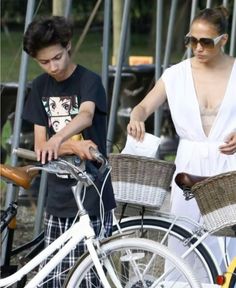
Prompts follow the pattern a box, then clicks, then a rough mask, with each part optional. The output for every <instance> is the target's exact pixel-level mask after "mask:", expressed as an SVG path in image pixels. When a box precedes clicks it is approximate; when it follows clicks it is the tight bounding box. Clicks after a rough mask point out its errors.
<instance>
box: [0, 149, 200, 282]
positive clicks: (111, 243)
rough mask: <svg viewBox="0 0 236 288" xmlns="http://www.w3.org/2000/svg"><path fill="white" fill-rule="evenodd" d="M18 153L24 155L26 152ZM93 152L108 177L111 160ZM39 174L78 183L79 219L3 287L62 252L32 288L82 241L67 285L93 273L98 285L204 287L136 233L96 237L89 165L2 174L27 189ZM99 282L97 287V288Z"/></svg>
mask: <svg viewBox="0 0 236 288" xmlns="http://www.w3.org/2000/svg"><path fill="white" fill-rule="evenodd" d="M16 152H17V151H16ZM18 152H19V154H20V149H18ZM21 152H22V151H21ZM92 152H93V157H94V158H95V159H97V161H100V162H101V163H102V165H101V167H100V169H99V172H101V173H102V171H103V173H105V172H104V171H106V170H107V173H106V175H108V173H110V167H109V165H108V162H107V160H106V159H105V158H104V157H103V156H102V155H101V154H100V153H99V152H94V151H92ZM23 154H24V153H23ZM26 154H27V153H26ZM23 156H24V155H23ZM26 156H27V155H26ZM35 170H37V171H38V170H44V171H47V172H48V173H54V174H70V175H71V176H72V177H74V178H75V179H76V180H77V181H78V182H77V184H76V186H74V187H73V188H72V190H73V193H74V196H75V200H76V203H77V205H78V211H79V220H78V221H77V222H75V223H74V224H73V225H72V226H71V227H70V228H69V229H68V230H67V231H66V232H65V233H63V234H62V235H61V236H60V237H59V238H58V239H57V240H55V241H54V242H53V243H52V244H51V245H49V246H48V247H47V248H45V249H44V250H43V251H42V252H40V253H39V254H38V255H37V256H35V257H34V258H33V259H32V260H31V261H30V262H28V263H27V264H25V265H24V266H23V267H22V268H21V269H20V270H18V271H17V272H16V273H14V274H12V275H11V276H9V277H7V278H3V279H0V287H9V286H11V285H12V284H13V283H16V282H17V281H19V280H20V279H21V278H22V277H24V275H27V274H28V273H29V272H30V271H31V270H32V269H34V268H36V267H37V266H38V265H39V264H40V263H41V262H42V261H43V260H44V259H45V258H47V257H48V256H49V255H51V254H52V253H54V252H55V251H57V250H58V249H59V248H60V249H59V250H58V251H57V252H56V254H55V255H54V257H53V258H52V259H51V260H50V261H49V262H48V263H47V264H46V265H45V266H44V267H43V268H42V269H41V270H40V271H39V272H38V273H37V274H36V275H35V276H34V277H33V278H32V279H31V280H30V281H29V283H27V284H26V286H25V287H26V288H33V287H37V285H40V283H42V281H43V279H44V278H45V277H46V276H47V275H48V274H49V273H50V272H51V271H52V270H53V269H54V268H55V267H56V265H57V264H59V263H60V261H61V260H62V259H63V257H65V256H66V255H67V254H68V253H69V252H70V251H71V249H73V248H74V247H75V246H76V245H77V244H78V243H79V242H80V241H81V240H82V239H84V240H85V243H86V246H87V252H86V253H85V254H84V255H83V256H82V257H81V258H80V259H79V260H78V262H77V263H76V264H75V266H74V268H73V269H70V271H69V273H68V276H67V280H66V281H65V283H64V287H73V288H74V287H81V286H80V285H82V284H84V281H89V278H88V277H86V276H87V275H88V273H90V275H91V273H92V274H93V275H94V276H95V279H94V281H95V282H96V284H95V286H94V287H106V288H110V287H117V288H121V287H130V288H131V287H133V288H134V287H192V288H199V287H201V285H200V284H199V282H198V281H197V280H196V278H195V276H194V274H193V273H192V271H191V270H190V269H189V267H188V266H187V265H186V264H185V263H184V261H183V260H182V259H179V258H178V257H176V256H175V255H173V254H172V253H171V252H170V251H169V250H168V249H167V247H165V246H163V245H161V244H159V243H156V242H154V241H152V240H148V239H138V238H129V237H128V236H130V235H126V233H125V234H119V235H116V236H112V237H110V238H106V239H102V240H101V239H100V238H97V237H95V232H94V230H93V228H92V227H91V225H90V219H89V216H88V214H87V212H86V211H85V209H84V207H83V203H82V200H81V191H83V188H84V187H87V186H88V185H93V184H94V177H95V176H94V175H90V174H89V173H87V172H86V171H85V169H84V162H83V161H81V163H80V165H79V166H76V165H75V164H74V163H71V162H70V161H67V160H65V159H63V158H59V159H57V160H54V161H50V162H48V163H47V164H45V165H33V166H31V167H28V168H25V169H24V168H22V169H21V172H19V169H17V168H15V167H11V166H6V165H2V166H1V176H2V177H3V178H4V179H6V180H7V181H8V182H13V183H14V184H15V185H22V183H26V184H27V183H30V182H31V180H32V176H31V175H30V172H32V171H35ZM105 179H106V177H105ZM105 179H104V181H105ZM100 193H102V191H100ZM62 245H64V246H63V248H61V247H62ZM166 261H168V262H170V263H171V267H170V268H169V269H168V270H165V269H164V263H165V262H166ZM67 272H68V271H67ZM171 275H175V276H176V278H175V279H170V276H171ZM178 280H180V281H178ZM93 284H94V283H91V285H93Z"/></svg>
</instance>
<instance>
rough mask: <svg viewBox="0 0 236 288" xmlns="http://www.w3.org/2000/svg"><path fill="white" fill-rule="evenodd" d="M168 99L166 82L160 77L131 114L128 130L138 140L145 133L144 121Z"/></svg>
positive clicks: (141, 138)
mask: <svg viewBox="0 0 236 288" xmlns="http://www.w3.org/2000/svg"><path fill="white" fill-rule="evenodd" d="M165 100H166V91H165V85H164V82H163V81H162V80H161V79H159V80H158V81H157V83H156V85H155V86H154V87H153V89H152V90H151V91H150V92H149V93H148V94H147V95H146V96H145V98H144V99H143V100H142V101H141V102H140V103H139V104H138V105H137V106H135V107H134V109H133V110H132V112H131V115H130V122H129V124H128V126H127V132H128V134H130V135H131V136H133V137H134V138H136V139H137V140H140V141H142V140H143V138H144V134H145V125H144V122H145V121H146V119H147V118H148V117H149V116H150V115H151V114H152V113H153V112H154V111H155V110H156V109H157V108H159V107H160V106H161V105H162V104H163V103H164V102H165Z"/></svg>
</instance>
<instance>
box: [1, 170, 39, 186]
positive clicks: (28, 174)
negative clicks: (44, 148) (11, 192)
mask: <svg viewBox="0 0 236 288" xmlns="http://www.w3.org/2000/svg"><path fill="white" fill-rule="evenodd" d="M0 165H1V166H0V176H1V177H2V179H3V180H5V181H6V182H8V183H13V184H14V185H16V186H21V187H23V188H24V189H29V188H30V186H31V182H32V180H33V178H35V177H36V176H37V175H38V174H39V172H38V170H33V171H31V170H29V168H31V167H34V166H32V165H27V166H23V167H13V166H10V165H7V164H0Z"/></svg>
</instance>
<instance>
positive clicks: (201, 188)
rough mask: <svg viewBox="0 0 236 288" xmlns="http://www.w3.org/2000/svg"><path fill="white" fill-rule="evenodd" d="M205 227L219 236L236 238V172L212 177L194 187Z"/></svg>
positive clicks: (193, 190)
mask: <svg viewBox="0 0 236 288" xmlns="http://www.w3.org/2000/svg"><path fill="white" fill-rule="evenodd" d="M192 192H193V194H194V196H195V198H196V201H197V204H198V206H199V209H200V212H201V214H202V217H203V221H204V226H205V227H206V229H207V230H209V231H210V232H211V233H212V234H214V235H217V236H231V237H235V236H236V171H233V172H228V173H222V174H220V175H216V176H214V177H210V178H208V179H206V180H204V181H201V182H200V183H197V184H195V185H194V186H193V187H192Z"/></svg>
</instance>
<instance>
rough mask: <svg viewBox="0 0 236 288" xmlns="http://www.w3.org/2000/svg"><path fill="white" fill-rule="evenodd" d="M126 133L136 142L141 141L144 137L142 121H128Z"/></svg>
mask: <svg viewBox="0 0 236 288" xmlns="http://www.w3.org/2000/svg"><path fill="white" fill-rule="evenodd" d="M127 133H128V134H129V135H131V136H132V137H134V138H135V139H136V140H138V141H143V139H144V135H145V125H144V122H143V121H137V120H132V119H130V122H129V124H128V126H127Z"/></svg>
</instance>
